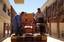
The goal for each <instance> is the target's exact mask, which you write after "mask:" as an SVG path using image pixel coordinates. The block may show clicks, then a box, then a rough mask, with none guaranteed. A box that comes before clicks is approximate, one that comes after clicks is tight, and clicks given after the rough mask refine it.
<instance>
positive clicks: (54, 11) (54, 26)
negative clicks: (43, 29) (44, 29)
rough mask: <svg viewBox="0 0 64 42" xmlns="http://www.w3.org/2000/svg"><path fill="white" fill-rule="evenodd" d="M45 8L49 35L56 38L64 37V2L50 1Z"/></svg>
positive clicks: (60, 0) (43, 9) (63, 0)
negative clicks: (63, 34) (63, 35)
mask: <svg viewBox="0 0 64 42" xmlns="http://www.w3.org/2000/svg"><path fill="white" fill-rule="evenodd" d="M43 7H44V8H43ZM43 7H42V12H44V14H46V15H47V16H46V18H47V22H48V32H49V34H51V35H52V36H54V37H62V33H64V15H63V14H64V12H63V11H64V0H55V1H51V0H48V1H47V3H46V4H44V6H43Z"/></svg>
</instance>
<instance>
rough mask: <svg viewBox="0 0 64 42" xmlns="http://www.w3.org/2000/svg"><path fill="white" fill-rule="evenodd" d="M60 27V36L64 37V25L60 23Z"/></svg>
mask: <svg viewBox="0 0 64 42" xmlns="http://www.w3.org/2000/svg"><path fill="white" fill-rule="evenodd" d="M59 25H60V26H59V27H60V36H61V37H62V33H64V23H59Z"/></svg>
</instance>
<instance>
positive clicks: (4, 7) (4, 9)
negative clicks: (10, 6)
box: [3, 4, 6, 12]
mask: <svg viewBox="0 0 64 42" xmlns="http://www.w3.org/2000/svg"><path fill="white" fill-rule="evenodd" d="M3 11H4V12H6V4H3Z"/></svg>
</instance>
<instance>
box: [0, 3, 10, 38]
mask: <svg viewBox="0 0 64 42" xmlns="http://www.w3.org/2000/svg"><path fill="white" fill-rule="evenodd" d="M6 9H7V8H6ZM10 20H11V18H10V16H8V13H7V10H6V12H4V11H3V2H1V3H0V39H1V37H3V36H4V28H5V27H4V23H7V24H9V25H10V23H11V22H10Z"/></svg>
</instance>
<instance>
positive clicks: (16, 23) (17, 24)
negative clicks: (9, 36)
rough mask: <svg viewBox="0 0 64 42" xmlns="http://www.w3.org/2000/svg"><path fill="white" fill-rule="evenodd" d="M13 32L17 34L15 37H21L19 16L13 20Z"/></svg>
mask: <svg viewBox="0 0 64 42" xmlns="http://www.w3.org/2000/svg"><path fill="white" fill-rule="evenodd" d="M13 26H14V28H13V31H14V33H15V35H16V36H17V35H21V28H20V16H19V15H16V16H15V17H14V18H13Z"/></svg>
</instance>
